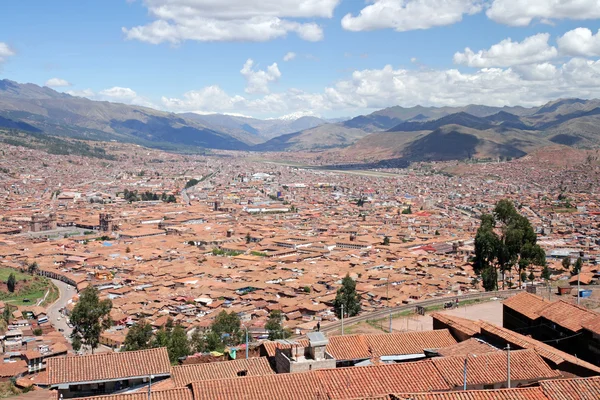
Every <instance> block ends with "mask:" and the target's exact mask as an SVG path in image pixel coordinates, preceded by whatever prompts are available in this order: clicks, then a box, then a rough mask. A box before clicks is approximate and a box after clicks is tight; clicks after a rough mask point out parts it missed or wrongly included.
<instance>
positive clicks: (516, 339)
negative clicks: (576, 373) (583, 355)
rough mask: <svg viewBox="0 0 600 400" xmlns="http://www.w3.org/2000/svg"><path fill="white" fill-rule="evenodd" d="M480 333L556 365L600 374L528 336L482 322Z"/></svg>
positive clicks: (597, 369) (587, 364) (594, 367)
mask: <svg viewBox="0 0 600 400" xmlns="http://www.w3.org/2000/svg"><path fill="white" fill-rule="evenodd" d="M481 331H482V333H483V334H484V335H486V336H492V337H498V338H501V339H503V340H504V341H506V342H507V343H510V344H511V345H513V346H517V347H520V348H523V349H533V350H535V351H536V352H537V353H538V354H539V355H540V356H542V357H543V358H545V359H546V360H549V361H551V362H553V363H554V364H556V365H560V364H562V363H570V364H574V365H578V366H580V367H583V368H586V369H588V370H590V371H593V372H595V373H598V374H600V367H597V366H595V365H593V364H590V363H588V362H586V361H583V360H581V359H579V358H577V357H575V356H573V355H571V354H569V353H565V352H564V351H561V350H558V349H557V348H554V347H552V346H550V345H548V344H546V343H543V342H540V341H539V340H535V339H533V338H531V337H529V336H525V335H521V334H520V333H517V332H513V331H511V330H509V329H506V328H502V327H499V326H496V325H492V324H489V323H487V322H482V325H481Z"/></svg>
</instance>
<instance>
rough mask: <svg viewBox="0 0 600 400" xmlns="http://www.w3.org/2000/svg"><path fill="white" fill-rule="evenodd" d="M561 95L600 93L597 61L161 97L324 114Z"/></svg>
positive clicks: (234, 108) (248, 109) (254, 111)
mask: <svg viewBox="0 0 600 400" xmlns="http://www.w3.org/2000/svg"><path fill="white" fill-rule="evenodd" d="M559 97H580V98H595V97H600V61H592V60H585V59H581V58H574V59H571V60H569V61H568V62H566V63H564V64H562V65H554V64H551V63H539V64H530V65H523V66H517V67H514V68H505V69H503V68H482V69H480V70H477V71H475V72H473V73H463V72H460V71H458V70H456V69H448V70H435V69H426V68H420V69H417V70H413V69H401V68H400V69H394V68H393V67H392V66H390V65H388V66H385V67H384V68H382V69H367V70H360V71H354V72H353V73H352V75H351V76H350V77H349V78H348V79H345V80H341V81H339V82H337V83H336V84H335V85H332V86H330V87H326V88H325V89H324V90H323V91H322V92H321V93H307V92H304V91H301V90H297V89H290V90H287V91H285V92H281V93H270V94H267V95H264V96H262V97H260V98H257V99H249V98H246V97H244V96H239V95H234V96H230V95H229V94H227V93H226V92H225V91H223V90H222V89H221V88H219V87H218V86H210V87H208V88H204V89H201V90H194V91H189V92H187V93H185V94H184V95H183V96H182V98H180V99H178V98H175V99H173V98H163V99H162V103H163V106H164V108H167V109H169V110H172V111H196V110H202V111H203V112H228V113H242V114H246V115H256V116H280V115H285V114H290V113H293V112H297V111H302V112H314V113H317V114H323V113H326V112H327V111H337V112H340V113H357V112H361V113H363V112H368V111H369V110H375V109H381V108H385V107H389V106H393V105H401V106H405V107H410V106H414V105H417V104H420V105H424V106H446V105H449V106H452V105H456V106H459V105H466V104H483V105H489V106H504V105H524V106H533V105H540V104H543V103H545V102H547V101H550V100H554V99H556V98H559Z"/></svg>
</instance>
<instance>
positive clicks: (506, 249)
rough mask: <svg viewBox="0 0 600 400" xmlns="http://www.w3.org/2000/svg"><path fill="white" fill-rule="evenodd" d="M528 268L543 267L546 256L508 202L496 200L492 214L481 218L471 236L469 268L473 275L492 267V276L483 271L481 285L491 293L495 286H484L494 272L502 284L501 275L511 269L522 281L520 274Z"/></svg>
mask: <svg viewBox="0 0 600 400" xmlns="http://www.w3.org/2000/svg"><path fill="white" fill-rule="evenodd" d="M496 227H498V228H499V229H498V231H499V232H500V234H497V233H496V231H495V229H496ZM531 265H538V266H545V265H546V253H545V252H544V250H543V249H542V248H541V247H540V246H539V245H538V244H537V235H536V233H535V231H534V230H533V227H532V226H531V224H530V223H529V220H528V219H527V218H525V217H524V216H522V215H521V214H519V213H518V211H517V210H516V208H515V206H514V205H513V203H512V202H511V201H509V200H506V199H504V200H500V201H499V202H498V203H497V204H496V207H495V208H494V213H493V214H484V215H482V216H481V223H480V226H479V229H477V234H476V235H475V262H474V264H473V269H474V270H475V272H476V273H477V274H483V272H484V271H486V270H488V269H490V268H493V269H494V270H495V273H494V274H492V273H491V271H487V272H486V277H485V279H483V282H484V287H485V289H486V290H495V289H497V283H496V285H495V287H493V288H492V287H491V286H486V285H485V283H486V282H487V283H488V284H491V282H492V278H493V277H494V276H497V275H498V271H500V272H501V273H502V282H503V284H504V281H505V279H504V276H505V273H506V272H507V271H509V272H510V271H512V270H513V268H514V269H515V270H516V272H517V273H518V276H519V279H520V280H521V281H523V280H524V279H522V278H521V276H522V275H523V274H522V272H524V271H525V270H526V269H527V268H528V267H530V266H531ZM511 277H512V274H511ZM525 277H527V275H526V274H525ZM482 278H483V275H482ZM496 282H497V280H496Z"/></svg>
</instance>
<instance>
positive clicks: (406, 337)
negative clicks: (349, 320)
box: [263, 329, 456, 360]
mask: <svg viewBox="0 0 600 400" xmlns="http://www.w3.org/2000/svg"><path fill="white" fill-rule="evenodd" d="M298 343H299V344H300V345H301V346H308V341H306V340H299V341H298ZM454 344H456V340H455V339H454V338H453V337H452V335H451V334H450V331H448V330H447V329H440V330H435V331H423V332H402V333H392V334H389V333H385V334H375V335H344V336H330V337H329V343H328V344H327V347H326V348H325V350H326V351H327V353H329V354H331V356H332V357H333V358H335V359H336V360H361V359H368V358H371V357H375V358H376V357H380V356H391V355H403V354H422V353H423V350H425V349H439V348H442V347H448V346H452V345H454ZM263 345H264V347H265V349H266V350H267V353H268V354H269V356H271V357H273V356H274V355H275V348H276V347H279V348H281V349H283V348H289V347H290V345H286V344H283V343H278V342H264V343H263Z"/></svg>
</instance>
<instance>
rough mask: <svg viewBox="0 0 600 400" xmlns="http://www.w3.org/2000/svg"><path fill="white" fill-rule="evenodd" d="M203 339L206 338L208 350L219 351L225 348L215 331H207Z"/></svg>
mask: <svg viewBox="0 0 600 400" xmlns="http://www.w3.org/2000/svg"><path fill="white" fill-rule="evenodd" d="M204 339H205V340H206V350H208V351H217V350H218V351H221V350H223V349H224V348H225V346H224V345H223V342H222V341H221V336H220V335H219V334H218V333H216V332H213V331H210V332H208V334H207V335H206V337H205V338H204Z"/></svg>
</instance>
